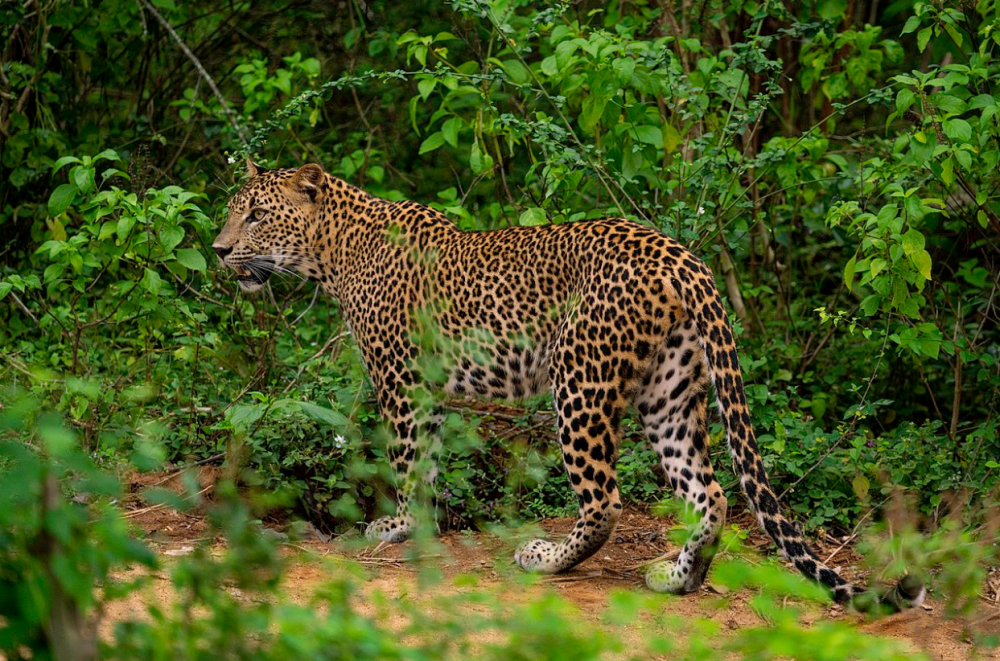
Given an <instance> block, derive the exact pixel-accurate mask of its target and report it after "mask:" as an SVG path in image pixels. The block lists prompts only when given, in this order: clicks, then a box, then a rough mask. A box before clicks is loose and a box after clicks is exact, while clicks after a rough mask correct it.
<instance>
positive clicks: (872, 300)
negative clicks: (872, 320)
mask: <svg viewBox="0 0 1000 661" xmlns="http://www.w3.org/2000/svg"><path fill="white" fill-rule="evenodd" d="M880 300H881V299H880V298H879V296H878V295H877V294H869V295H868V296H865V298H864V300H863V301H861V311H862V312H864V313H865V316H866V317H870V316H872V315H874V314H875V313H876V312H878V307H879V302H880Z"/></svg>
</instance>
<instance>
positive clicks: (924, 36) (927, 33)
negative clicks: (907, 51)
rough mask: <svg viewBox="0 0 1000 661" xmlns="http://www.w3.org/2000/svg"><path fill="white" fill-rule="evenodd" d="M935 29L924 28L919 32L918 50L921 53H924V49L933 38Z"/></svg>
mask: <svg viewBox="0 0 1000 661" xmlns="http://www.w3.org/2000/svg"><path fill="white" fill-rule="evenodd" d="M933 30H934V28H924V29H923V30H921V31H920V32H918V33H917V50H919V51H920V52H921V53H923V52H924V49H925V48H927V42H928V41H930V40H931V34H932V32H933Z"/></svg>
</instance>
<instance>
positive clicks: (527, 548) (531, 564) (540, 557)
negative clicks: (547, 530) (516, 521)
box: [514, 539, 561, 574]
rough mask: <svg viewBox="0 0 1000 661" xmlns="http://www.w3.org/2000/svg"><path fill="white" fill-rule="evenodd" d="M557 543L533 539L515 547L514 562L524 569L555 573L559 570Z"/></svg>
mask: <svg viewBox="0 0 1000 661" xmlns="http://www.w3.org/2000/svg"><path fill="white" fill-rule="evenodd" d="M558 549H559V545H558V544H556V543H554V542H549V541H547V540H544V539H533V540H531V541H529V542H525V543H524V544H521V545H520V546H519V547H517V550H516V551H515V552H514V562H516V563H517V564H518V566H520V567H521V569H523V570H524V571H531V572H538V573H541V574H555V573H557V572H559V571H560V569H561V567H560V566H559V561H558V558H557V555H558Z"/></svg>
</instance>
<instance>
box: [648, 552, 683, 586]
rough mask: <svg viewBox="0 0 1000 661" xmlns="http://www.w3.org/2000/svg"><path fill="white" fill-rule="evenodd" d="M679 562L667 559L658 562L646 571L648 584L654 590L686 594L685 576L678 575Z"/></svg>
mask: <svg viewBox="0 0 1000 661" xmlns="http://www.w3.org/2000/svg"><path fill="white" fill-rule="evenodd" d="M676 567H677V564H676V563H674V562H670V561H669V560H665V561H663V562H657V563H656V564H655V565H653V566H652V567H650V568H649V571H647V572H646V585H647V586H649V589H650V590H652V591H653V592H670V593H672V594H684V593H685V592H687V590H686V589H685V588H684V577H683V576H678V575H677V571H676Z"/></svg>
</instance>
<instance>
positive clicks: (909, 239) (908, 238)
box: [903, 229, 927, 255]
mask: <svg viewBox="0 0 1000 661" xmlns="http://www.w3.org/2000/svg"><path fill="white" fill-rule="evenodd" d="M925 245H927V240H926V239H925V238H924V235H923V234H921V233H920V232H918V231H917V230H915V229H910V230H908V231H907V232H906V234H904V235H903V252H905V253H906V254H907V255H912V254H913V253H915V252H917V251H919V250H923V249H924V246H925Z"/></svg>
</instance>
